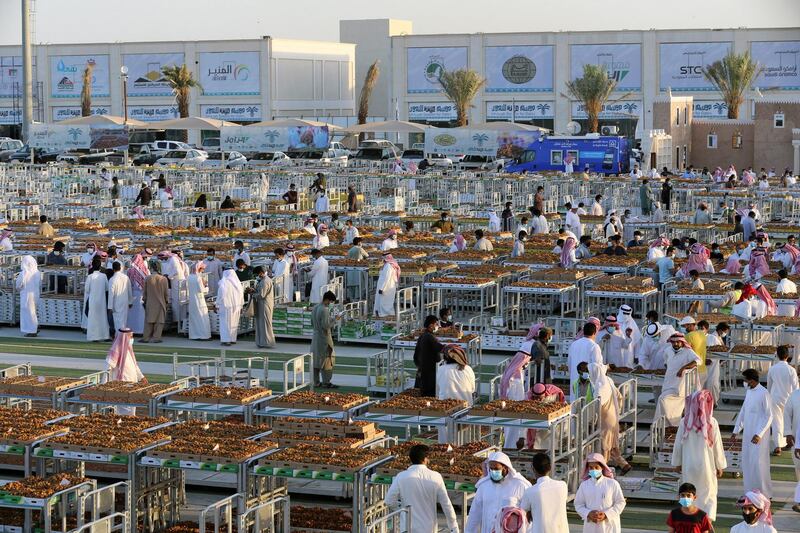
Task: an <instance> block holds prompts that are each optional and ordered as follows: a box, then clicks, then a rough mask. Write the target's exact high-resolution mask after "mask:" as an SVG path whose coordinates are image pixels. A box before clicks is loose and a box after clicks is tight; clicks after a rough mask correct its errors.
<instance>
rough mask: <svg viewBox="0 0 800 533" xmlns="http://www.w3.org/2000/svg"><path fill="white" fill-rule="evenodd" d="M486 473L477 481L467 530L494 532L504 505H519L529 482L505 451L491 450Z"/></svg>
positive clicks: (470, 532) (482, 532) (476, 532)
mask: <svg viewBox="0 0 800 533" xmlns="http://www.w3.org/2000/svg"><path fill="white" fill-rule="evenodd" d="M484 472H486V474H485V475H484V476H483V477H482V478H480V479H479V480H478V482H477V483H476V484H475V487H476V488H477V491H476V492H475V497H474V498H473V500H472V506H471V507H470V508H469V516H468V517H467V525H466V527H465V528H464V532H465V533H491V532H492V529H493V527H494V524H495V520H496V518H497V515H498V513H499V512H500V510H501V509H503V508H504V507H519V505H520V502H521V501H522V496H523V495H524V494H525V491H526V490H527V489H528V488H529V487H530V486H531V483H530V481H528V480H527V479H525V478H524V477H523V476H522V474H519V473H518V472H517V471H516V470H514V467H513V465H512V464H511V459H509V457H508V455H506V454H504V453H503V452H492V453H490V454H489V457H488V458H487V459H486V461H485V462H484ZM412 516H413V513H412Z"/></svg>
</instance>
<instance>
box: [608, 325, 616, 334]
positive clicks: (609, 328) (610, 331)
mask: <svg viewBox="0 0 800 533" xmlns="http://www.w3.org/2000/svg"><path fill="white" fill-rule="evenodd" d="M606 331H608V332H609V333H611V334H613V333H614V326H609V327H607V328H606Z"/></svg>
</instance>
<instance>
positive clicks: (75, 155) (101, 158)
mask: <svg viewBox="0 0 800 533" xmlns="http://www.w3.org/2000/svg"><path fill="white" fill-rule="evenodd" d="M115 155H116V154H115V152H114V150H90V151H89V152H88V153H83V152H65V153H63V154H59V155H58V157H56V161H58V162H64V163H71V164H73V165H95V164H97V163H102V162H105V161H108V158H109V157H112V156H115Z"/></svg>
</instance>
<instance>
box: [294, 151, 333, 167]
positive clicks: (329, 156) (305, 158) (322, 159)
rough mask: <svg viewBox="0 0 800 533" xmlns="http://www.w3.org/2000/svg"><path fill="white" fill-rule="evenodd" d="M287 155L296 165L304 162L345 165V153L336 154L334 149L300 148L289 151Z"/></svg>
mask: <svg viewBox="0 0 800 533" xmlns="http://www.w3.org/2000/svg"><path fill="white" fill-rule="evenodd" d="M288 155H289V157H291V158H292V162H293V163H295V164H298V165H302V164H304V163H312V164H321V165H331V166H336V167H346V166H347V160H348V156H347V155H344V154H342V155H336V152H335V151H334V150H331V149H328V150H301V151H297V152H289V154H288Z"/></svg>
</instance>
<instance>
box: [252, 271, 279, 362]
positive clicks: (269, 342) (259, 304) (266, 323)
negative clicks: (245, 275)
mask: <svg viewBox="0 0 800 533" xmlns="http://www.w3.org/2000/svg"><path fill="white" fill-rule="evenodd" d="M253 273H254V274H255V275H256V279H257V280H258V282H257V283H256V288H255V292H253V299H254V300H255V303H256V310H255V315H254V317H253V320H254V322H255V327H256V346H258V347H259V348H274V347H275V334H274V333H273V332H272V310H273V308H274V307H275V293H274V292H273V290H272V288H273V286H272V280H271V279H270V278H269V276H267V271H266V270H264V267H263V266H257V267H256V268H255V270H254V271H253Z"/></svg>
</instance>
